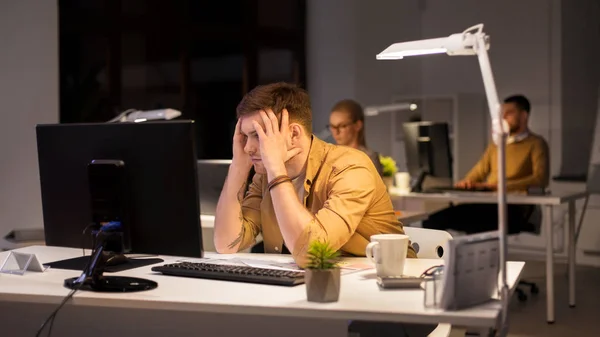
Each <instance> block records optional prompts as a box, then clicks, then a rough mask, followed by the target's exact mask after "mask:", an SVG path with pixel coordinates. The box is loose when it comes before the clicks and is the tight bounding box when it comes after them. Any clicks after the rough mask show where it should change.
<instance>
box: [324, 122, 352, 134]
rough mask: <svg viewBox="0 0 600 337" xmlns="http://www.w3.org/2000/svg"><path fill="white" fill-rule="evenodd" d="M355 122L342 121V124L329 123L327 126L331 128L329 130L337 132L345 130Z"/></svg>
mask: <svg viewBox="0 0 600 337" xmlns="http://www.w3.org/2000/svg"><path fill="white" fill-rule="evenodd" d="M352 124H354V122H350V123H342V124H338V125H333V124H327V125H326V126H327V128H329V130H331V131H336V132H340V130H343V129H345V128H347V127H349V126H350V125H352Z"/></svg>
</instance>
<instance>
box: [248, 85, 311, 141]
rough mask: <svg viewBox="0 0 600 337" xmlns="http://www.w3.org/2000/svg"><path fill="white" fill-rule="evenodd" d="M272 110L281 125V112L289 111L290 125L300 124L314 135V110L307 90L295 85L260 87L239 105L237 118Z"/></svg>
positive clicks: (252, 91) (253, 90) (249, 93)
mask: <svg viewBox="0 0 600 337" xmlns="http://www.w3.org/2000/svg"><path fill="white" fill-rule="evenodd" d="M263 109H271V110H273V113H275V115H276V116H277V118H278V119H279V122H280V123H281V112H282V111H283V109H286V110H287V111H288V114H289V117H290V123H292V122H294V123H298V124H300V125H302V126H303V127H304V130H306V132H307V133H309V134H310V133H312V110H311V108H310V98H309V97H308V93H307V92H306V90H304V89H302V88H300V87H299V86H297V85H295V84H290V83H284V82H278V83H272V84H266V85H259V86H257V87H256V88H254V89H252V90H251V91H250V92H248V93H247V94H246V95H245V96H244V98H242V101H241V102H240V103H239V104H238V106H237V109H236V113H237V117H238V118H239V117H242V116H245V115H249V114H252V113H255V112H257V111H259V110H263Z"/></svg>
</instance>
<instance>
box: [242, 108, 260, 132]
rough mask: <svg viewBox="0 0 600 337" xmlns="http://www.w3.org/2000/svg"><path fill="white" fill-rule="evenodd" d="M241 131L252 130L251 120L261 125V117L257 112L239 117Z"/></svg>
mask: <svg viewBox="0 0 600 337" xmlns="http://www.w3.org/2000/svg"><path fill="white" fill-rule="evenodd" d="M240 121H241V128H242V132H244V133H250V132H253V131H254V124H252V121H257V122H258V124H260V125H261V126H262V125H263V121H262V118H261V117H260V114H259V112H258V111H257V112H255V113H251V114H248V115H244V116H241V117H240Z"/></svg>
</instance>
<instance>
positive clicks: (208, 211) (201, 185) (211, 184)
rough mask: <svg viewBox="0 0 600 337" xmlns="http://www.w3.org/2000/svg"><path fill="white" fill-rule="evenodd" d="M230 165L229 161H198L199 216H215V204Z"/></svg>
mask: <svg viewBox="0 0 600 337" xmlns="http://www.w3.org/2000/svg"><path fill="white" fill-rule="evenodd" d="M230 165H231V160H230V159H203V160H198V193H199V195H200V212H201V214H204V215H215V212H216V209H217V202H218V201H219V197H220V196H221V191H222V190H223V185H224V184H225V179H226V178H227V173H228V172H229V166H230Z"/></svg>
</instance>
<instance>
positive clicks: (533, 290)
mask: <svg viewBox="0 0 600 337" xmlns="http://www.w3.org/2000/svg"><path fill="white" fill-rule="evenodd" d="M539 292H540V288H538V287H537V286H536V285H535V284H532V285H531V293H532V294H534V295H535V294H537V293H539Z"/></svg>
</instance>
